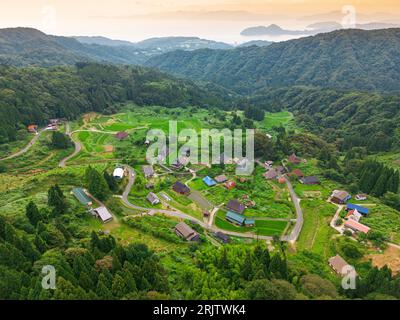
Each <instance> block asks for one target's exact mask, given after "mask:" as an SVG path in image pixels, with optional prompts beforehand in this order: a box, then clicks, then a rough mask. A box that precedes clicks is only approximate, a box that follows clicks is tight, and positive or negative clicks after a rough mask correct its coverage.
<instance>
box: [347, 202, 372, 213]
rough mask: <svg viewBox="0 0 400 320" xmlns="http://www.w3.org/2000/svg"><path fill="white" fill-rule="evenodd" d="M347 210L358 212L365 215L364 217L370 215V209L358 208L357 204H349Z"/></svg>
mask: <svg viewBox="0 0 400 320" xmlns="http://www.w3.org/2000/svg"><path fill="white" fill-rule="evenodd" d="M347 210H357V211H358V212H359V213H361V214H363V215H367V214H369V209H368V208H365V207H362V206H358V205H356V204H353V203H348V204H347Z"/></svg>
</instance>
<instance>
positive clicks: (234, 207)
mask: <svg viewBox="0 0 400 320" xmlns="http://www.w3.org/2000/svg"><path fill="white" fill-rule="evenodd" d="M226 207H227V208H228V210H230V211H233V212H236V213H238V214H243V213H244V211H245V210H246V207H245V205H244V204H242V203H240V202H239V201H237V200H230V201H229V202H228V204H227V205H226Z"/></svg>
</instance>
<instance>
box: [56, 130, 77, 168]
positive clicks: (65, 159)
mask: <svg viewBox="0 0 400 320" xmlns="http://www.w3.org/2000/svg"><path fill="white" fill-rule="evenodd" d="M65 133H66V134H67V136H69V137H70V138H71V140H72V141H73V143H74V145H75V150H74V152H73V153H72V154H70V155H69V156H68V157H66V158H64V159H62V160H61V162H60V164H59V165H58V166H59V167H60V168H65V167H66V166H67V162H68V161H69V160H70V159H72V158H73V157H75V156H76V155H77V154H78V153H79V152H81V150H82V144H81V143H80V142H79V141H78V140H77V141H75V140H73V139H72V133H71V127H70V124H69V122H67V123H66V125H65Z"/></svg>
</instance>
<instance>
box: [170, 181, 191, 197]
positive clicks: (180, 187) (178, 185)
mask: <svg viewBox="0 0 400 320" xmlns="http://www.w3.org/2000/svg"><path fill="white" fill-rule="evenodd" d="M172 190H174V191H175V192H176V193H179V194H182V195H189V194H190V188H189V187H188V186H187V185H185V184H183V183H182V182H180V181H177V182H175V184H174V185H173V186H172Z"/></svg>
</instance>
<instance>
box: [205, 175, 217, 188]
mask: <svg viewBox="0 0 400 320" xmlns="http://www.w3.org/2000/svg"><path fill="white" fill-rule="evenodd" d="M203 182H204V183H205V184H206V185H207V186H208V187H213V186H215V185H216V184H217V183H216V182H215V180H214V179H212V178H210V177H208V176H207V177H205V178H204V179H203Z"/></svg>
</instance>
